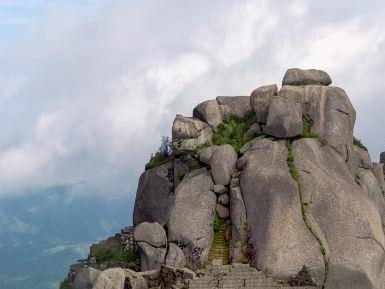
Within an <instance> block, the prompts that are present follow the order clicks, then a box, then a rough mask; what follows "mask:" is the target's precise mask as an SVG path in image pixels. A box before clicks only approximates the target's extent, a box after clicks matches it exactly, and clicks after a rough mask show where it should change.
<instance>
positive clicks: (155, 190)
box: [134, 161, 173, 226]
mask: <svg viewBox="0 0 385 289" xmlns="http://www.w3.org/2000/svg"><path fill="white" fill-rule="evenodd" d="M172 167H173V164H172V161H170V162H168V163H166V164H163V165H161V166H159V167H155V168H153V169H150V170H147V171H145V172H144V173H142V175H141V176H140V179H139V184H138V190H137V192H136V199H135V207H134V225H135V226H136V225H138V224H139V223H142V222H158V223H159V224H160V225H162V226H163V225H165V224H166V221H167V214H168V211H169V207H170V199H171V196H170V193H171V192H172V190H173V183H172V182H171V181H170V178H169V171H170V170H172Z"/></svg>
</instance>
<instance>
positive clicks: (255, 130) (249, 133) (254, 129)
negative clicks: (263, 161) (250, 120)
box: [243, 123, 262, 141]
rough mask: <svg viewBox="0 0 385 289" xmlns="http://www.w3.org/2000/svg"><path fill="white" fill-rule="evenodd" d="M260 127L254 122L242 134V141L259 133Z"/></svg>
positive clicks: (250, 138) (260, 131)
mask: <svg viewBox="0 0 385 289" xmlns="http://www.w3.org/2000/svg"><path fill="white" fill-rule="evenodd" d="M261 133H262V129H261V126H260V125H259V124H258V123H254V124H252V125H251V126H250V128H249V129H248V130H247V131H246V132H245V134H244V135H243V141H249V140H252V139H253V138H255V137H256V136H259V135H261Z"/></svg>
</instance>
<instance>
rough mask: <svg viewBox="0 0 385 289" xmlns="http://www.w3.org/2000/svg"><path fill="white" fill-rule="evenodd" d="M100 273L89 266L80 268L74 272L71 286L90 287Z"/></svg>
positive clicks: (88, 288)
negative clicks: (74, 275)
mask: <svg viewBox="0 0 385 289" xmlns="http://www.w3.org/2000/svg"><path fill="white" fill-rule="evenodd" d="M100 273H101V272H100V271H99V270H96V269H94V268H91V267H88V268H83V269H80V270H79V271H78V272H77V273H76V277H75V281H74V283H73V284H72V288H73V289H92V287H93V286H94V284H95V282H96V279H97V278H98V277H99V275H100Z"/></svg>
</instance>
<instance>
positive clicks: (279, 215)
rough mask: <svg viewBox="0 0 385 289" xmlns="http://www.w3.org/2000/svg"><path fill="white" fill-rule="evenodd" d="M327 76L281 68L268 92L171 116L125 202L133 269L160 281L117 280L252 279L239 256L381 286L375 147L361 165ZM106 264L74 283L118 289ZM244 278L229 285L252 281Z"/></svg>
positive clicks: (348, 114)
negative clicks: (157, 150)
mask: <svg viewBox="0 0 385 289" xmlns="http://www.w3.org/2000/svg"><path fill="white" fill-rule="evenodd" d="M331 82H332V81H331V79H330V77H329V75H328V74H327V73H326V72H324V71H320V70H314V69H311V70H301V69H297V68H295V69H289V70H288V71H287V72H286V74H285V76H284V79H283V81H282V84H283V85H282V87H281V89H279V90H278V87H277V85H275V84H273V85H267V86H262V87H259V88H257V89H255V90H254V91H253V92H252V93H251V96H250V97H249V96H234V97H223V96H219V97H217V98H216V99H212V100H207V101H204V102H202V103H200V104H198V105H197V106H196V107H195V109H194V111H193V117H184V116H181V115H177V116H176V118H175V120H174V123H173V127H172V137H173V139H172V146H173V154H172V156H171V157H170V159H172V160H170V161H169V162H166V163H163V164H161V165H159V166H157V167H154V168H152V169H149V170H147V171H145V172H144V173H143V174H142V175H141V177H140V181H139V185H138V191H137V196H136V201H135V209H134V225H135V230H134V234H133V235H134V239H135V242H136V244H137V246H138V248H139V252H140V257H141V266H142V270H153V269H155V272H156V273H154V274H157V276H158V277H156V278H163V277H164V280H162V281H161V282H158V283H156V282H155V283H156V284H155V283H151V280H150V278H149V277H148V276H147V275H146V276H147V277H144V275H143V276H142V275H140V274H142V273H132V272H129V271H126V278H128V281H129V282H128V283H130V284H133V283H135V282H136V281H135V280H139V279H138V278H139V277H140V278H142V279H140V280H142V281H143V282H142V281H141V284H142V285H140V286H142V287H143V288H147V287H149V288H151V287H158V286H159V285H160V284H163V285H162V286H163V287H165V288H170V287H171V286H172V285H174V284H175V283H176V282H184V281H183V280H184V279H185V278H184V276H185V275H186V274H187V275H189V278H190V279H191V278H195V279H194V280H193V281H194V282H193V281H191V282H185V283H184V285H183V286H187V285H188V286H190V285H191V286H192V287H191V288H200V287H199V286H201V285H202V284H204V286H206V285H207V286H209V285H210V284H212V280H214V282H216V281H217V280H219V279H218V278H220V277H221V276H219V275H218V274H216V275H215V276H214V275H212V276H210V278H211V279H210V278H209V279H207V280H206V279H205V277H206V276H203V275H202V274H203V273H202V272H203V271H198V272H197V274H196V275H195V273H193V272H190V271H188V269H186V268H184V267H187V268H189V269H193V270H197V269H200V268H202V267H205V266H206V264H207V263H208V262H211V261H213V264H216V265H215V266H214V267H216V268H219V267H220V264H222V263H224V264H227V263H228V262H232V263H234V264H233V265H230V266H231V268H230V267H228V268H227V267H226V268H227V269H229V270H230V271H229V272H231V274H233V273H234V272H241V271H242V270H244V271H245V272H246V271H247V272H253V273H252V274H254V275H257V271H255V270H250V268H249V267H248V266H247V265H239V264H238V265H236V263H238V262H244V263H249V264H251V265H252V266H253V267H254V268H256V269H258V270H261V271H263V272H264V273H263V274H267V275H268V276H271V277H273V278H275V279H279V280H281V281H282V282H286V283H285V284H291V285H293V286H312V288H314V287H313V286H317V287H318V288H333V289H347V288H349V289H363V288H366V289H384V285H383V284H385V283H384V282H385V275H384V274H385V250H384V246H385V237H384V231H383V228H385V201H384V190H385V188H384V185H385V184H384V183H385V180H384V171H383V164H384V163H385V153H382V154H381V158H380V159H381V163H380V164H377V163H373V162H372V161H371V159H370V155H369V153H368V151H367V150H366V149H365V146H363V145H362V144H361V143H360V142H359V141H358V140H357V139H354V137H353V130H354V125H355V120H356V112H355V110H354V108H353V106H352V104H351V102H350V100H349V98H348V96H347V95H346V93H345V91H344V90H342V89H341V88H339V87H334V86H329V85H330V84H331ZM232 116H236V118H231V117H232ZM244 117H247V118H244ZM230 119H231V122H229V123H227V124H226V122H228V121H229V120H230ZM231 138H233V139H231ZM218 258H219V259H218ZM237 266H239V268H242V270H241V271H237V269H236V268H237ZM208 267H209V266H208ZM107 271H108V270H107ZM107 271H103V272H100V273H98V272H90V271H84V272H83V273H81V274H79V275H78V280H79V281H77V282H78V283H79V282H80V283H81V284H85V285H84V287H85V288H86V287H87V286H88V287H89V286H94V285H93V284H92V283H93V282H94V281H95V282H94V283H95V286H96V285H97V283H98V281H99V283H100V285H97V286H99V287H95V286H94V289H95V288H96V289H100V288H105V286H107V285H106V284H108V286H110V287H109V288H120V287H119V286H121V283H122V282H121V280H122V279H123V275H124V274H123V273H122V271H119V270H118V271H109V272H107ZM242 272H243V271H242ZM242 272H241V273H242ZM91 273H92V274H91ZM190 273H191V274H190ZM241 273H239V274H241ZM82 274H83V275H84V276H86V277H84V278H83V277H82V276H83V275H82ZM87 274H88V275H87ZM127 274H128V275H127ZM143 274H144V273H143ZM236 274H238V273H234V275H236ZM242 274H243V273H242ZM258 274H259V273H258ZM91 275H92V276H97V278H96V277H95V278H94V277H92V278H91V277H87V276H91ZM254 275H253V276H254ZM110 276H115V277H113V278H116V280H118V281H117V282H115V283H108V282H112V281H111V280H110V279H111V277H110ZM151 276H152V275H151ZM159 276H163V277H159ZM242 276H243V275H242ZM245 276H246V275H245ZM197 277H198V278H197ZM201 277H202V279H201ZM203 277H204V278H203ZM254 277H255V276H254ZM254 277H253V278H254ZM154 278H155V277H154ZM253 278H247V280H249V281H247V280H244V282H243V281H242V282H241V283H242V284H241V283H240V285H239V284H238V283H237V284H238V285H239V286H241V287H242V286H243V287H245V288H251V287H253V288H254V287H256V288H257V285H258V286H259V285H261V284H260V283H258V282H259V281H256V280H254V279H253ZM82 279H88V280H91V279H92V280H94V281H92V282H91V281H90V282H88V281H87V282H88V283H87V282H85V281H84V282H83V281H81V280H82ZM238 279H239V278H238ZM252 279H253V280H254V281H255V282H254V281H252V283H250V280H252ZM255 279H258V278H257V277H255ZM197 280H199V282H200V281H202V282H201V283H199V282H198V283H197V282H196V281H197ZM223 280H225V279H223ZM226 280H227V279H226ZM271 281H272V282H268V284H270V285H271V286H273V285H274V284H275V283H274V282H275V281H274V282H273V280H271ZM82 282H83V283H82ZM210 282H211V283H210ZM218 282H219V281H218ZM234 282H235V281H234ZM248 282H249V283H248ZM86 283H87V284H86ZM139 283H140V282H139ZM90 284H91V285H90ZM165 284H167V285H165ZM232 284H233V285H234V284H235V283H232ZM217 285H218V286H217ZM221 285H223V284H220V283H216V284H215V286H214V287H215V288H216V287H220V286H221ZM227 285H228V284H227ZM238 285H237V286H238ZM265 285H266V284H265ZM103 286H104V287H103ZM114 286H115V287H114ZM138 286H139V285H138ZM146 286H147V287H146ZM178 286H182V285H181V284H178ZM194 286H195V287H194ZM239 286H238V287H239ZM277 286H279V285H277ZM277 286H275V285H274V286H273V287H277ZM142 287H138V288H142ZM243 287H242V288H243ZM175 288H180V287H175ZM258 288H259V287H258ZM285 288H287V287H285ZM296 288H297V287H296ZM309 288H310V287H309ZM78 289H81V288H78Z"/></svg>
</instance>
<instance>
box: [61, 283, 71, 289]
mask: <svg viewBox="0 0 385 289" xmlns="http://www.w3.org/2000/svg"><path fill="white" fill-rule="evenodd" d="M59 288H60V289H72V288H71V286H70V285H69V284H68V283H67V281H63V282H61V283H60V287H59Z"/></svg>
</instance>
